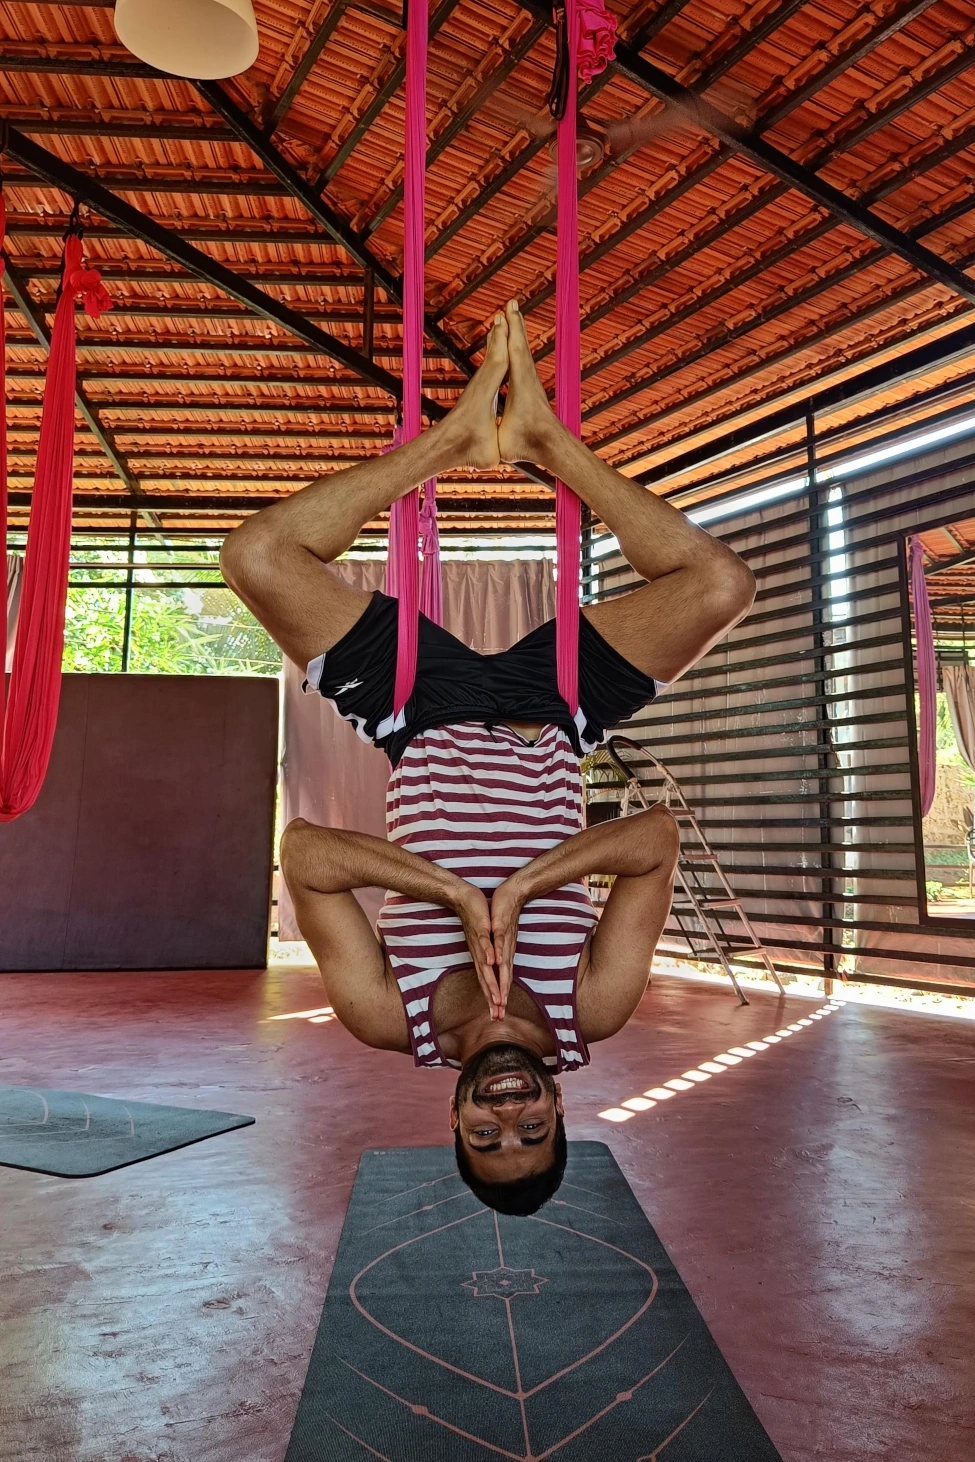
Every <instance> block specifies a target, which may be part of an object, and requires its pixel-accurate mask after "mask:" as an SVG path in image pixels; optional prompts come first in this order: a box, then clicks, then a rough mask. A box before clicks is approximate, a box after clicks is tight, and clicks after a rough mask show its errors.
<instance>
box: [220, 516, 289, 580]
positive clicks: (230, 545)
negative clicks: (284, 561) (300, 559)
mask: <svg viewBox="0 0 975 1462" xmlns="http://www.w3.org/2000/svg"><path fill="white" fill-rule="evenodd" d="M279 557H280V545H279V543H278V540H277V537H276V535H275V533H274V532H273V531H272V530H271V528H270V526H269V525H268V524H267V523H266V522H265V521H264V515H263V513H255V514H254V516H253V517H251V518H245V519H244V521H243V523H241V525H240V527H239V528H235V529H234V530H233V532H232V533H228V534H227V536H226V538H225V539H224V541H223V545H222V547H221V549H220V568H221V571H222V573H223V577H224V581H225V582H226V583H227V584H229V586H230V588H231V589H234V590H236V591H237V592H238V593H239V592H241V590H243V591H244V593H246V592H247V591H248V590H250V591H251V592H252V593H253V592H254V590H255V589H256V588H257V587H259V585H260V584H261V583H262V581H264V580H265V579H267V578H268V577H269V576H272V577H273V575H274V573H275V564H276V562H277V560H278V559H279Z"/></svg>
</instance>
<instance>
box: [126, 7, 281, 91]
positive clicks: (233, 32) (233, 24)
mask: <svg viewBox="0 0 975 1462" xmlns="http://www.w3.org/2000/svg"><path fill="white" fill-rule="evenodd" d="M115 34H116V35H117V36H118V38H119V40H120V41H121V42H122V44H123V46H125V47H127V49H128V50H130V51H131V52H132V54H133V56H138V58H139V60H140V61H147V62H148V63H149V65H150V66H155V67H157V69H158V70H160V71H168V72H169V73H170V74H171V75H173V76H188V77H192V78H193V79H194V80H197V81H217V80H220V79H222V78H223V77H227V76H238V75H239V74H240V72H241V71H246V70H247V68H248V66H252V65H253V64H254V62H255V61H256V60H257V51H258V36H257V21H256V20H255V19H254V7H253V5H252V4H251V0H116V5H115Z"/></svg>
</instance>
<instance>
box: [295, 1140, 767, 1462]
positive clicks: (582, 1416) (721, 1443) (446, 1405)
mask: <svg viewBox="0 0 975 1462" xmlns="http://www.w3.org/2000/svg"><path fill="white" fill-rule="evenodd" d="M368 1458H379V1459H380V1462H498V1459H502V1458H510V1459H512V1462H541V1459H546V1462H547V1459H551V1462H781V1458H780V1456H779V1453H778V1452H777V1451H776V1449H775V1447H774V1446H773V1444H772V1442H771V1440H770V1439H769V1437H768V1434H767V1433H766V1432H765V1430H764V1428H763V1427H762V1425H761V1423H760V1422H759V1420H758V1418H757V1417H756V1415H755V1413H754V1411H753V1410H752V1408H751V1406H750V1404H749V1402H748V1400H747V1398H746V1397H745V1395H744V1393H743V1391H742V1390H741V1387H740V1386H739V1385H738V1383H737V1381H736V1380H735V1378H734V1376H733V1375H732V1373H731V1371H730V1370H729V1368H728V1365H727V1364H726V1362H725V1360H724V1359H723V1357H722V1355H721V1352H720V1351H719V1350H718V1347H717V1346H716V1344H715V1343H714V1341H713V1339H712V1338H711V1335H710V1333H709V1331H708V1329H707V1326H706V1325H705V1323H704V1321H703V1319H702V1318H701V1315H700V1313H699V1312H698V1310H697V1307H696V1306H695V1304H694V1302H693V1300H692V1299H691V1297H690V1295H689V1294H688V1292H687V1290H686V1288H685V1287H684V1284H683V1282H682V1280H681V1278H680V1275H679V1274H678V1273H677V1271H676V1269H675V1268H674V1266H673V1264H672V1263H671V1261H670V1259H669V1258H668V1256H667V1254H666V1252H665V1250H664V1248H663V1246H662V1245H661V1243H660V1240H659V1239H658V1238H657V1236H656V1234H655V1233H654V1231H653V1229H652V1228H651V1226H650V1224H649V1223H648V1222H647V1219H646V1217H645V1215H644V1213H643V1211H642V1209H641V1208H640V1206H639V1204H638V1203H637V1201H636V1198H635V1197H634V1195H633V1193H632V1191H631V1189H630V1187H629V1185H628V1184H627V1182H626V1180H625V1178H624V1177H623V1175H622V1173H621V1172H620V1170H619V1168H618V1167H617V1165H616V1163H615V1161H614V1159H613V1157H612V1154H611V1153H610V1151H609V1149H608V1148H607V1147H606V1146H605V1145H604V1144H603V1143H600V1142H573V1143H570V1144H569V1162H568V1167H567V1170H566V1179H565V1182H564V1183H563V1185H562V1187H561V1189H560V1190H559V1193H558V1195H557V1197H556V1199H555V1200H554V1201H553V1202H551V1203H548V1204H546V1206H545V1207H544V1208H542V1209H540V1210H539V1212H538V1213H537V1214H535V1215H534V1216H533V1217H532V1218H507V1217H504V1216H499V1215H497V1214H495V1213H493V1212H491V1211H489V1210H488V1209H485V1208H483V1207H482V1206H481V1205H480V1204H479V1203H478V1202H477V1200H476V1199H475V1198H474V1196H473V1194H471V1192H470V1191H469V1190H468V1189H467V1188H465V1187H464V1185H463V1183H462V1182H461V1180H460V1178H459V1177H458V1176H457V1171H456V1167H455V1165H454V1158H453V1149H450V1148H436V1147H433V1148H431V1147H427V1148H422V1147H421V1148H401V1149H396V1150H391V1151H380V1152H366V1153H364V1154H363V1156H362V1160H361V1162H360V1165H359V1173H358V1177H357V1178H356V1183H355V1188H354V1190H353V1193H352V1199H351V1202H350V1204H349V1211H348V1215H347V1217H346V1220H345V1226H344V1228H343V1230H342V1238H341V1242H340V1244H339V1251H338V1255H337V1257H336V1261H335V1268H334V1270H333V1273H332V1278H331V1281H330V1283H329V1289H328V1299H327V1300H326V1303H325V1310H324V1314H323V1315H322V1321H321V1326H320V1328H319V1332H318V1337H317V1339H316V1341H315V1346H314V1350H313V1353H312V1357H311V1363H310V1365H309V1368H308V1375H307V1379H306V1381H305V1387H304V1391H303V1393H302V1397H301V1402H300V1405H299V1408H298V1415H297V1419H296V1421H295V1426H294V1431H293V1433H292V1436H291V1445H290V1446H289V1448H288V1453H287V1459H286V1462H353V1459H354V1462H366V1459H368Z"/></svg>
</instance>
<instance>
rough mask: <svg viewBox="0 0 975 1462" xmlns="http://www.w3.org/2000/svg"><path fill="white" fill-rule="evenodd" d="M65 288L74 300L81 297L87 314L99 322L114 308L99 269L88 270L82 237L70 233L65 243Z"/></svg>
mask: <svg viewBox="0 0 975 1462" xmlns="http://www.w3.org/2000/svg"><path fill="white" fill-rule="evenodd" d="M64 287H65V289H66V290H67V292H68V294H70V296H71V298H72V299H76V298H77V297H78V295H79V294H80V295H81V298H82V303H83V305H84V307H85V313H86V314H87V315H91V317H92V319H94V320H97V319H98V317H99V315H101V314H102V313H103V311H105V310H110V309H111V308H112V299H111V296H110V294H109V293H108V290H107V289H106V288H105V286H104V284H102V276H101V274H100V273H99V271H98V270H97V269H86V268H85V265H84V263H83V261H82V257H81V235H80V234H78V233H69V234H68V236H67V238H66V239H65V241H64Z"/></svg>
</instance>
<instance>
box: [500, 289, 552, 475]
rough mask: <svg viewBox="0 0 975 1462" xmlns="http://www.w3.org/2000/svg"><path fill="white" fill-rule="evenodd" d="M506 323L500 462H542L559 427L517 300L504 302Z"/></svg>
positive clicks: (542, 463) (544, 460) (543, 463)
mask: <svg viewBox="0 0 975 1462" xmlns="http://www.w3.org/2000/svg"><path fill="white" fill-rule="evenodd" d="M504 312H505V316H506V318H507V323H508V363H509V369H510V373H511V379H510V381H509V382H508V400H507V403H506V405H505V411H504V416H503V417H502V419H501V425H500V427H499V428H498V446H499V448H500V452H501V461H502V462H536V463H540V464H541V465H543V466H544V465H545V462H546V457H547V447H548V445H549V444H550V443H551V442H552V440H553V438H554V437H556V436H557V434H558V433H559V432H561V431H562V430H563V428H562V426H561V425H560V424H559V421H558V419H557V418H556V416H555V413H554V412H553V411H552V408H551V406H549V404H548V397H547V396H546V395H545V392H544V390H543V389H542V383H541V381H540V380H539V379H538V372H537V371H536V369H535V362H534V361H533V360H532V353H531V347H530V346H529V344H528V333H527V331H526V330H525V321H524V317H523V316H522V313H521V311H520V310H519V308H518V301H517V300H509V301H508V303H507V304H506V305H505V310H504Z"/></svg>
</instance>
